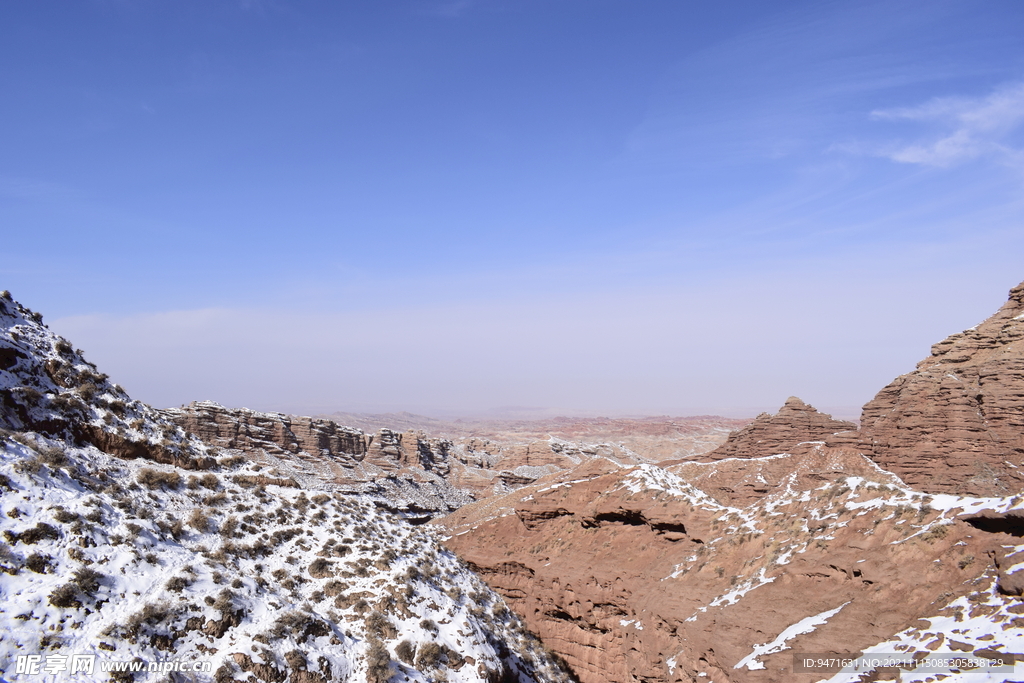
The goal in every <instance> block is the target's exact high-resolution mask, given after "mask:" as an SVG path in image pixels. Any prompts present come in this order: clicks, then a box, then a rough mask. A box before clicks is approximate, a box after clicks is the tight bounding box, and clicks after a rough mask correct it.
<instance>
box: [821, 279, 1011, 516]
mask: <svg viewBox="0 0 1024 683" xmlns="http://www.w3.org/2000/svg"><path fill="white" fill-rule="evenodd" d="M830 443H834V444H837V445H838V444H844V445H849V446H854V447H857V448H859V449H861V450H862V451H863V452H864V453H866V454H868V455H869V456H870V457H871V458H872V459H873V460H874V461H875V462H877V463H878V464H879V465H880V466H882V467H884V468H885V469H888V470H891V471H892V472H894V473H896V474H898V475H899V476H900V477H902V478H903V480H904V481H906V482H907V483H908V484H909V485H911V486H914V487H917V488H920V489H922V490H925V491H932V492H944V493H958V494H969V495H981V496H987V495H996V496H1002V495H1007V494H1009V493H1013V492H1016V491H1020V490H1021V489H1022V487H1024V283H1022V284H1020V285H1018V286H1016V287H1014V288H1013V289H1012V290H1010V297H1009V300H1008V301H1007V302H1006V304H1005V305H1004V306H1003V307H1002V308H1000V309H999V311H998V312H997V313H996V314H995V315H993V316H992V317H990V318H989V319H988V320H986V321H985V322H983V323H981V324H980V325H978V326H977V327H974V328H971V329H969V330H965V331H964V332H960V333H958V334H954V335H952V336H950V337H948V338H947V339H945V340H943V341H941V342H939V343H938V344H935V345H934V346H933V347H932V353H931V356H929V357H928V358H926V359H925V360H923V361H921V362H920V363H918V365H917V369H916V370H914V371H913V372H910V373H908V374H906V375H901V376H900V377H897V378H896V379H895V380H893V381H892V382H891V383H890V384H889V385H888V386H887V387H885V388H884V389H882V390H881V391H880V392H878V395H877V396H875V398H874V399H872V400H871V401H870V402H868V403H867V404H866V405H865V406H864V411H863V414H862V417H861V426H860V430H859V431H858V432H854V433H848V434H841V435H838V436H836V437H833V438H832V439H830Z"/></svg>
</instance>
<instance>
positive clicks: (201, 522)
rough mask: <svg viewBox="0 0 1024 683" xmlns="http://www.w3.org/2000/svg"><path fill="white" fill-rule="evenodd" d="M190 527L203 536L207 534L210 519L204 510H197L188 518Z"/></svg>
mask: <svg viewBox="0 0 1024 683" xmlns="http://www.w3.org/2000/svg"><path fill="white" fill-rule="evenodd" d="M188 525H189V526H190V527H192V528H193V529H195V530H196V531H198V532H199V533H201V534H202V533H206V531H207V530H208V529H209V528H210V518H209V517H207V516H206V513H204V512H203V511H202V510H200V509H199V508H196V509H195V510H193V511H192V514H191V515H189V517H188Z"/></svg>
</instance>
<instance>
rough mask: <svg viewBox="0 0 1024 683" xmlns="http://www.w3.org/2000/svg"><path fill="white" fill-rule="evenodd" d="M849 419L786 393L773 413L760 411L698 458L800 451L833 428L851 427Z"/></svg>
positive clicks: (719, 458) (821, 438)
mask: <svg viewBox="0 0 1024 683" xmlns="http://www.w3.org/2000/svg"><path fill="white" fill-rule="evenodd" d="M856 427H857V425H855V424H853V423H852V422H845V421H842V420H834V419H832V416H831V415H826V414H824V413H820V412H818V411H817V410H815V409H814V407H813V406H809V405H807V404H806V403H804V402H803V401H801V400H800V399H799V398H797V397H796V396H790V397H789V398H788V399H787V400H786V403H785V404H784V405H783V406H782V408H780V409H779V412H778V413H776V414H775V415H771V414H769V413H761V414H760V415H758V416H757V417H756V418H755V419H754V421H753V422H751V423H750V424H749V425H747V426H745V427H743V428H742V429H740V430H738V431H735V432H733V433H732V434H730V435H729V438H728V439H726V441H725V443H724V444H722V445H721V446H719V447H718V448H716V449H715V450H713V451H711V452H710V453H707V454H705V455H703V456H701V459H702V460H723V459H725V458H754V457H760V456H763V455H775V454H778V453H797V452H800V453H804V452H807V451H808V450H810V449H811V448H813V442H816V441H822V440H823V439H825V438H826V437H828V436H830V435H832V434H834V433H835V432H840V431H846V430H849V429H855V428H856Z"/></svg>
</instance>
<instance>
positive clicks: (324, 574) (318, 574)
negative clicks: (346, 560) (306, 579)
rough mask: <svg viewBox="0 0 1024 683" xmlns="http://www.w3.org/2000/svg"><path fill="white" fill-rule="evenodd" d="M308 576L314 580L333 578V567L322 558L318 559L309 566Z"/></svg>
mask: <svg viewBox="0 0 1024 683" xmlns="http://www.w3.org/2000/svg"><path fill="white" fill-rule="evenodd" d="M309 575H310V576H312V577H313V578H314V579H326V578H329V577H331V576H334V566H333V565H332V564H331V563H330V562H328V561H327V560H325V559H324V558H322V557H318V558H316V559H315V560H313V562H312V563H311V564H310V565H309Z"/></svg>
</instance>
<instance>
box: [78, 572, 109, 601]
mask: <svg viewBox="0 0 1024 683" xmlns="http://www.w3.org/2000/svg"><path fill="white" fill-rule="evenodd" d="M102 580H103V574H101V573H99V572H98V571H96V570H95V569H93V568H91V567H82V568H81V569H79V570H77V571H76V572H75V581H74V584H75V585H76V586H77V587H78V590H80V591H82V592H83V593H85V594H86V595H92V594H93V593H95V592H96V591H97V590H98V589H99V587H100V582H101V581H102Z"/></svg>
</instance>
